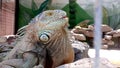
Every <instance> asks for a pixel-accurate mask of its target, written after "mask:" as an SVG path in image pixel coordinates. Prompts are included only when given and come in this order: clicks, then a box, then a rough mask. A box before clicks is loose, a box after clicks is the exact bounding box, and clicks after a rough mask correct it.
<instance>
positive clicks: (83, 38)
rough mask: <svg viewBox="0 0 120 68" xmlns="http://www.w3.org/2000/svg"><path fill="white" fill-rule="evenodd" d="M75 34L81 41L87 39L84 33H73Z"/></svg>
mask: <svg viewBox="0 0 120 68" xmlns="http://www.w3.org/2000/svg"><path fill="white" fill-rule="evenodd" d="M73 36H74V37H75V39H76V40H79V41H85V40H86V37H85V36H84V34H73Z"/></svg>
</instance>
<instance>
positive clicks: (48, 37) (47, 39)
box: [39, 32, 51, 42]
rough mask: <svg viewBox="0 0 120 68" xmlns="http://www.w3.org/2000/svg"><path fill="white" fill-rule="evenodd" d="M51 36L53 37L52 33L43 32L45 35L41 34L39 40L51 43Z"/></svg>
mask: <svg viewBox="0 0 120 68" xmlns="http://www.w3.org/2000/svg"><path fill="white" fill-rule="evenodd" d="M50 36H51V34H50V33H47V32H43V33H41V34H40V36H39V40H40V41H42V42H47V41H49V39H50Z"/></svg>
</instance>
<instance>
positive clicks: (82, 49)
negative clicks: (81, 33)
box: [72, 41, 89, 61]
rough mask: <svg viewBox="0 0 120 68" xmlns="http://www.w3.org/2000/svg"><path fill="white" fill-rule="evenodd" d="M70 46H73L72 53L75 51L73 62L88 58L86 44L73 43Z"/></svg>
mask: <svg viewBox="0 0 120 68" xmlns="http://www.w3.org/2000/svg"><path fill="white" fill-rule="evenodd" d="M72 46H73V48H74V51H75V61H76V60H78V59H82V58H86V57H88V49H89V45H88V44H87V43H83V42H80V41H74V42H73V43H72Z"/></svg>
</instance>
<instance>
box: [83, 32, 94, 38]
mask: <svg viewBox="0 0 120 68" xmlns="http://www.w3.org/2000/svg"><path fill="white" fill-rule="evenodd" d="M84 35H85V36H87V37H94V32H93V31H86V32H85V33H84Z"/></svg>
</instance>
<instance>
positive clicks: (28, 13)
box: [18, 0, 51, 29]
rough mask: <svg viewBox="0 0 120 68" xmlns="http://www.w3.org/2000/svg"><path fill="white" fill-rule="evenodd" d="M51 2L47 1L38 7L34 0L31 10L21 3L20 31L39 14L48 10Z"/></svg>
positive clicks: (19, 14) (19, 15)
mask: <svg viewBox="0 0 120 68" xmlns="http://www.w3.org/2000/svg"><path fill="white" fill-rule="evenodd" d="M49 1H51V0H46V1H44V2H43V3H42V4H41V5H40V7H37V5H36V3H35V2H34V0H32V4H31V8H27V7H25V6H23V5H21V4H20V3H19V13H18V29H19V28H21V27H23V26H25V25H27V24H28V23H29V22H30V20H31V19H32V18H34V17H35V16H36V15H37V14H39V13H41V12H43V11H44V10H47V6H48V3H49Z"/></svg>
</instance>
